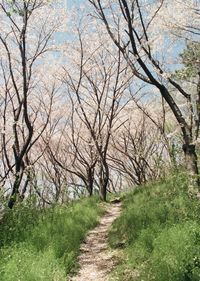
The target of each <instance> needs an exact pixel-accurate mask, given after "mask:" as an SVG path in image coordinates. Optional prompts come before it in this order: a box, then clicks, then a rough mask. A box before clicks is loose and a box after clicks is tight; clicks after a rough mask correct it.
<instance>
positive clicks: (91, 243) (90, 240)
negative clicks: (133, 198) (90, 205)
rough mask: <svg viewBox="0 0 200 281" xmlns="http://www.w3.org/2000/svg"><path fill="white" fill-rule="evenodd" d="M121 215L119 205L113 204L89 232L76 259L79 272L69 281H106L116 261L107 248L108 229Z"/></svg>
mask: <svg viewBox="0 0 200 281" xmlns="http://www.w3.org/2000/svg"><path fill="white" fill-rule="evenodd" d="M120 213H121V203H113V204H111V205H110V206H109V207H108V208H107V209H106V213H105V215H104V216H103V217H102V218H101V220H100V223H99V225H98V226H97V227H96V228H95V229H93V230H92V231H90V232H89V233H88V235H87V237H86V239H85V241H84V243H83V244H82V246H81V254H80V256H79V258H78V262H79V265H80V270H79V272H78V274H77V275H76V276H74V277H72V278H71V279H70V280H71V281H94V280H98V281H107V280H108V274H109V273H110V272H111V271H112V269H113V268H114V266H115V264H116V262H117V260H116V256H115V252H114V251H111V250H110V249H109V247H108V243H107V239H108V232H109V229H110V227H111V225H112V223H113V222H114V220H115V219H116V218H117V217H119V215H120Z"/></svg>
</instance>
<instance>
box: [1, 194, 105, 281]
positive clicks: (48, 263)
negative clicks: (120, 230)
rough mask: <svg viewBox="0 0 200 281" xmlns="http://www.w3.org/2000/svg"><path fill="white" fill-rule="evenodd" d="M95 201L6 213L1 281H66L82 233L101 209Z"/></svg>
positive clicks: (73, 264) (74, 263)
mask: <svg viewBox="0 0 200 281" xmlns="http://www.w3.org/2000/svg"><path fill="white" fill-rule="evenodd" d="M97 205H98V200H97V198H90V199H82V200H80V201H78V202H76V203H71V204H70V205H68V206H63V207H60V206H56V207H52V208H49V209H47V210H43V211H42V212H41V211H39V210H37V209H36V208H30V205H21V206H17V207H16V208H15V209H14V210H12V211H9V210H7V212H6V214H5V216H4V219H3V220H2V221H1V223H0V280H1V281H19V280H20V281H64V280H65V281H66V276H67V275H68V274H69V273H70V272H73V271H74V270H76V268H77V264H76V257H77V255H78V253H79V247H80V244H81V242H82V241H83V239H84V237H85V234H86V233H87V231H88V230H89V229H91V228H93V227H94V226H95V225H96V224H97V222H98V216H99V215H101V214H102V212H103V210H102V209H101V208H100V207H99V205H98V207H97Z"/></svg>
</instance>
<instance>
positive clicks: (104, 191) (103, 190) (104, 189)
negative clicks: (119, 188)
mask: <svg viewBox="0 0 200 281" xmlns="http://www.w3.org/2000/svg"><path fill="white" fill-rule="evenodd" d="M99 195H100V199H101V200H102V201H104V202H106V197H107V196H106V195H107V184H106V183H105V182H104V180H103V182H101V183H100V190H99Z"/></svg>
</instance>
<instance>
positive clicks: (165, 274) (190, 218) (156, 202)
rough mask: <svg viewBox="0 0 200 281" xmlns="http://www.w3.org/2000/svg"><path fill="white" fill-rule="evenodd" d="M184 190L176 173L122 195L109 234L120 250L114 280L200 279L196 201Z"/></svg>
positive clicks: (199, 216) (199, 211)
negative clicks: (119, 258)
mask: <svg viewBox="0 0 200 281" xmlns="http://www.w3.org/2000/svg"><path fill="white" fill-rule="evenodd" d="M187 191H188V179H187V177H186V176H185V175H184V173H178V174H175V175H172V176H171V177H170V178H168V179H167V180H163V181H160V182H157V183H154V184H150V185H148V186H144V187H140V188H137V189H136V190H135V191H134V192H131V193H129V194H127V195H126V196H125V198H124V201H123V205H124V210H123V213H122V215H121V217H120V218H119V219H118V220H116V222H115V223H114V225H113V228H112V230H111V232H110V235H109V242H110V245H111V247H113V248H118V247H121V248H123V251H122V252H123V259H122V261H121V263H120V264H119V266H118V267H117V270H116V271H115V274H114V275H113V280H120V281H125V280H126V281H128V280H138V281H139V280H140V281H142V280H143V281H153V280H154V281H197V280H198V281H199V280H200V201H199V200H198V199H197V198H191V197H190V196H189V195H188V192H187Z"/></svg>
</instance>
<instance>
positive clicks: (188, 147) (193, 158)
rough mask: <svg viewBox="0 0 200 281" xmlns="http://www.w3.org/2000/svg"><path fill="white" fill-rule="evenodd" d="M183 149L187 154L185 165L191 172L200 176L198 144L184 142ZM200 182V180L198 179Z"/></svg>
mask: <svg viewBox="0 0 200 281" xmlns="http://www.w3.org/2000/svg"><path fill="white" fill-rule="evenodd" d="M183 151H184V154H185V166H186V169H187V170H188V171H189V173H190V174H191V175H193V176H198V174H199V169H198V163H197V153H196V146H195V145H194V144H184V145H183ZM198 183H199V180H198Z"/></svg>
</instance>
